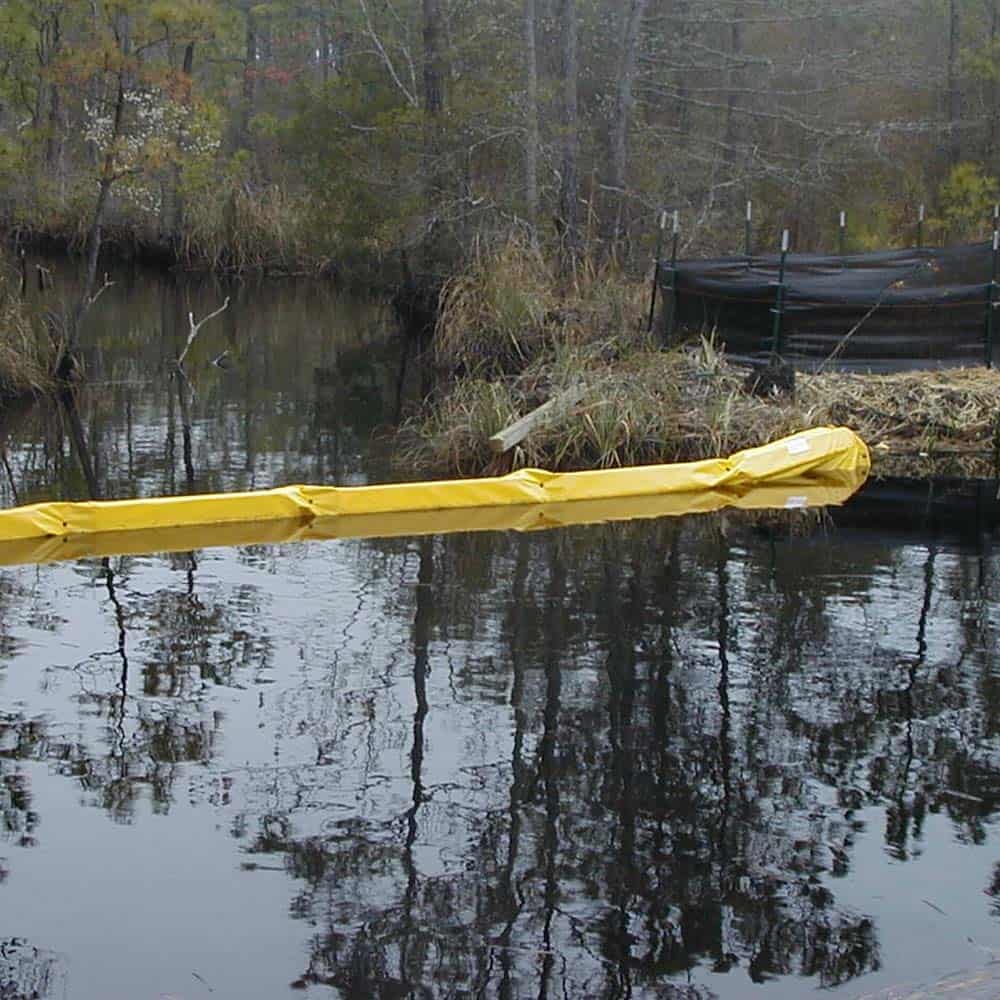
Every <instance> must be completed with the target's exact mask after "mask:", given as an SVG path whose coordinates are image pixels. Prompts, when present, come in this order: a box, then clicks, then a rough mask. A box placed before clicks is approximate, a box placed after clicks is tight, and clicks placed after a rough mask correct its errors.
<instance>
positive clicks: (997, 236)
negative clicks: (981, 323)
mask: <svg viewBox="0 0 1000 1000" xmlns="http://www.w3.org/2000/svg"><path fill="white" fill-rule="evenodd" d="M998 265H1000V229H994V230H993V269H992V271H991V273H990V283H989V285H988V286H987V290H986V350H985V352H984V353H985V357H984V359H983V360H984V362H985V364H986V367H987V368H992V367H993V311H994V309H996V307H997V300H996V299H997V294H996V289H997V268H998Z"/></svg>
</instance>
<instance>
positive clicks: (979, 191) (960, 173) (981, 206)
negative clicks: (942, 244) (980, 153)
mask: <svg viewBox="0 0 1000 1000" xmlns="http://www.w3.org/2000/svg"><path fill="white" fill-rule="evenodd" d="M997 193H998V186H997V181H996V178H994V177H991V176H989V175H988V174H986V172H985V171H984V170H983V168H982V167H981V166H979V164H976V163H959V164H957V165H956V166H955V167H953V168H952V169H951V171H950V172H949V174H948V176H947V177H946V178H945V179H944V180H943V181H942V182H941V187H940V189H939V191H938V202H939V204H940V209H941V215H942V218H943V222H944V225H945V228H946V232H947V236H948V238H949V239H950V240H952V241H958V240H972V239H977V238H979V237H981V236H982V235H983V233H984V231H985V226H986V223H987V220H988V219H989V217H990V214H991V209H992V206H993V204H994V203H995V202H996V201H997Z"/></svg>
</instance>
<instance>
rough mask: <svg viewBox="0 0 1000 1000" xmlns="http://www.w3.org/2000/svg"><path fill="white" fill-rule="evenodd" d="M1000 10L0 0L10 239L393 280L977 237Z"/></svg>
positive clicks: (986, 6) (758, 1)
mask: <svg viewBox="0 0 1000 1000" xmlns="http://www.w3.org/2000/svg"><path fill="white" fill-rule="evenodd" d="M998 35H1000V0H840V2H830V0H305V2H302V0H299V2H296V0H274V2H271V3H252V2H248V0H152V2H138V0H120V2H110V0H104V2H102V0H3V2H0V224H2V225H3V226H5V227H6V228H7V229H8V230H13V231H15V232H16V233H18V234H21V235H22V236H30V237H32V238H46V239H50V240H53V241H56V242H57V243H60V244H63V245H68V246H71V247H76V248H79V249H83V248H84V247H86V246H87V245H88V241H89V244H90V246H91V248H93V246H94V243H95V238H96V242H97V243H100V242H101V240H102V239H103V240H104V241H105V242H107V241H109V240H110V241H111V242H112V243H114V244H115V245H117V246H118V247H119V248H120V249H126V250H129V251H130V252H131V251H138V252H140V253H145V254H147V255H162V256H163V257H164V258H165V259H170V260H172V261H178V262H180V263H182V264H183V265H185V266H195V267H210V268H217V269H237V270H239V269H246V268H264V269H267V270H281V271H306V272H320V273H322V272H330V273H339V274H344V275H351V276H354V277H359V278H364V279H369V280H372V281H376V280H379V279H380V278H381V277H384V276H385V275H386V274H388V273H392V272H394V271H395V272H398V271H399V269H400V267H402V268H403V269H404V270H406V269H409V268H413V269H414V270H415V271H416V270H423V271H426V272H435V271H436V272H439V273H441V272H448V271H450V270H452V269H453V268H454V267H455V266H456V265H457V264H458V263H459V262H460V261H461V260H462V258H463V257H466V256H467V255H468V252H469V251H470V249H471V248H473V247H477V246H481V245H482V244H483V243H484V242H489V241H495V240H496V239H497V238H504V239H505V238H507V237H508V236H509V235H510V234H511V233H512V232H517V233H520V234H522V235H523V236H524V238H526V239H528V240H531V241H532V242H536V243H538V244H539V245H540V246H542V247H544V248H546V249H547V250H549V251H551V252H552V255H553V258H558V259H559V260H560V261H561V262H562V263H563V264H564V265H567V266H575V264H576V263H577V262H579V261H582V260H585V259H589V260H592V261H606V260H609V259H611V260H614V261H617V262H618V263H619V264H621V265H622V266H624V267H625V268H626V269H629V270H632V271H635V272H639V271H642V270H643V269H645V268H647V267H648V263H649V259H650V254H651V252H652V248H653V246H654V244H655V230H656V224H657V219H658V216H659V215H660V212H661V210H662V209H668V210H670V211H673V210H677V211H678V212H679V213H680V217H681V219H682V225H683V240H682V252H683V253H686V254H696V253H705V252H713V253H723V252H729V251H734V250H737V249H738V248H740V247H742V245H743V237H744V226H743V213H744V205H745V202H746V201H747V199H748V198H752V199H753V201H754V206H755V216H754V242H755V245H756V246H757V247H758V248H760V249H762V250H763V249H769V248H772V247H773V246H774V245H775V243H776V241H777V237H778V233H779V231H780V229H782V228H784V227H788V228H790V229H791V230H792V237H793V241H794V245H795V246H796V247H797V248H801V249H803V250H805V249H823V248H832V247H833V246H835V245H836V240H837V235H836V234H837V224H838V213H839V211H840V210H841V209H843V210H846V211H847V213H848V243H849V246H850V247H852V248H854V249H872V248H881V247H887V246H892V245H897V244H900V243H910V242H913V232H914V224H915V221H916V217H917V206H918V205H919V204H922V203H926V204H927V206H928V222H927V226H926V230H925V234H926V237H927V238H928V239H929V240H935V241H940V242H947V241H951V242H955V241H960V240H971V239H976V238H981V237H984V236H985V235H986V233H987V232H988V230H989V228H991V225H992V222H991V214H992V203H993V202H994V201H995V200H996V199H997V198H998V196H1000V194H998V184H997V180H996V175H997V172H998V163H997V159H998V152H1000V151H998V143H1000V114H998V81H1000V37H998Z"/></svg>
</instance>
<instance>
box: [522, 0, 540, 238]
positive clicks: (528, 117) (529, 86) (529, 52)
mask: <svg viewBox="0 0 1000 1000" xmlns="http://www.w3.org/2000/svg"><path fill="white" fill-rule="evenodd" d="M535 25H536V18H535V0H524V23H523V27H524V80H525V95H524V100H525V105H526V107H525V137H524V202H525V212H526V214H527V216H528V222H529V224H530V225H531V233H532V239H535V238H536V237H537V231H536V230H537V226H538V149H539V146H540V145H541V139H540V136H539V128H538V48H537V45H536V41H535Z"/></svg>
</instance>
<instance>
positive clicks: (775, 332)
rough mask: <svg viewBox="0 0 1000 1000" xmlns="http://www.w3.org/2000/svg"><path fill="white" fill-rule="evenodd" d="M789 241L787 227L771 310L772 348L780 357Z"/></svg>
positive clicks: (782, 241)
mask: <svg viewBox="0 0 1000 1000" xmlns="http://www.w3.org/2000/svg"><path fill="white" fill-rule="evenodd" d="M788 243H789V240H788V230H787V229H786V230H785V231H784V232H783V233H782V234H781V263H780V264H779V266H778V285H777V288H776V289H775V295H774V308H773V309H772V310H771V312H772V313H774V325H773V327H772V330H771V350H772V351H773V353H774V354H777V355H778V357H781V348H782V346H783V345H782V329H781V319H782V315H783V314H784V309H785V263H786V261H787V260H788Z"/></svg>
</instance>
